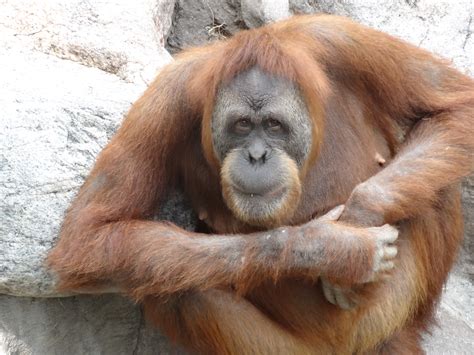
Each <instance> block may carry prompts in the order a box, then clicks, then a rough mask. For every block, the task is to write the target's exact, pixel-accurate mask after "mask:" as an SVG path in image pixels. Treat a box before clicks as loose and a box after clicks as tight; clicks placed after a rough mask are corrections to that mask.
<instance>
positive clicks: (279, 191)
mask: <svg viewBox="0 0 474 355" xmlns="http://www.w3.org/2000/svg"><path fill="white" fill-rule="evenodd" d="M232 188H233V189H234V190H235V191H237V192H238V193H240V194H241V195H244V196H247V197H251V198H253V197H259V198H274V197H276V196H280V195H282V194H283V193H284V192H285V191H286V186H284V185H281V186H279V187H277V188H275V189H273V190H271V191H270V192H267V193H264V194H259V193H251V192H246V191H243V190H242V189H240V188H238V187H237V186H235V185H232Z"/></svg>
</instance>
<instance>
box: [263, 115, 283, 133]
mask: <svg viewBox="0 0 474 355" xmlns="http://www.w3.org/2000/svg"><path fill="white" fill-rule="evenodd" d="M266 126H267V129H268V130H270V131H271V132H279V131H280V130H281V129H282V125H281V122H280V121H278V120H275V119H273V118H270V119H268V120H267V121H266Z"/></svg>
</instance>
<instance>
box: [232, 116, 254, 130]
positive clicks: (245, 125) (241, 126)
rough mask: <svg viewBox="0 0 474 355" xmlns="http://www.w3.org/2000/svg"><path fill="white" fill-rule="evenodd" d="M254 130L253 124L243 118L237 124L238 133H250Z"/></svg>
mask: <svg viewBox="0 0 474 355" xmlns="http://www.w3.org/2000/svg"><path fill="white" fill-rule="evenodd" d="M251 129H252V122H250V120H249V119H248V118H242V119H240V120H238V121H237V122H236V123H235V131H236V132H237V133H249V132H250V130H251Z"/></svg>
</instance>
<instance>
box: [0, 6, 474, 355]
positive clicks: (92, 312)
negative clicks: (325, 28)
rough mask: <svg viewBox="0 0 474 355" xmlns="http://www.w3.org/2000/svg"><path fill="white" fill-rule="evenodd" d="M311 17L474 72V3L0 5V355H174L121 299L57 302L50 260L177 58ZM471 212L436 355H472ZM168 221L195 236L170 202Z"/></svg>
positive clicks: (188, 218) (174, 199)
mask: <svg viewBox="0 0 474 355" xmlns="http://www.w3.org/2000/svg"><path fill="white" fill-rule="evenodd" d="M315 12H326V13H334V14H340V15H346V16H350V17H352V18H354V19H355V20H357V21H359V22H361V23H364V24H367V25H369V26H371V27H375V28H379V29H381V30H384V31H386V32H389V33H391V34H393V35H396V36H399V37H401V38H404V39H406V40H408V41H410V42H412V43H415V44H417V45H419V46H421V47H424V48H427V49H429V50H431V51H434V52H435V53H438V54H439V55H442V56H444V57H446V58H450V59H452V60H453V63H454V65H455V66H457V67H458V68H459V69H461V70H463V71H465V72H467V73H470V74H472V73H473V72H474V63H473V60H474V59H473V55H472V53H474V50H473V39H472V37H471V34H472V28H473V27H472V26H473V24H472V18H473V14H474V5H473V2H472V1H471V0H461V1H457V2H452V1H448V0H439V1H434V0H418V1H408V0H407V1H377V0H370V1H364V2H362V1H349V0H348V1H342V0H340V1H308V0H291V1H286V0H285V1H282V0H275V1H270V0H267V1H265V0H258V1H250V0H225V1H224V0H223V1H217V0H136V1H133V2H130V1H120V0H108V1H106V0H99V1H94V2H90V1H86V0H51V1H47V2H44V1H39V0H0V49H1V50H0V77H1V82H2V85H1V86H0V93H1V95H0V107H1V108H2V110H1V111H0V294H3V295H0V354H2V353H5V354H65V353H66V354H83V353H87V354H132V353H133V354H152V353H153V354H156V353H159V354H167V353H179V352H180V351H179V349H176V348H174V347H173V346H171V345H170V344H169V343H168V341H167V340H166V339H165V338H164V337H162V336H161V335H160V334H159V333H158V332H156V331H154V330H152V329H150V328H149V327H148V326H147V325H146V324H145V322H144V320H143V317H142V314H141V311H140V309H139V307H137V306H135V305H133V304H131V303H130V302H129V301H127V300H126V299H124V298H122V297H121V296H119V295H102V296H87V295H81V296H74V297H62V298H57V296H65V295H58V294H57V293H56V292H55V290H54V284H55V280H54V277H53V275H50V274H49V273H48V272H47V271H46V270H45V269H44V268H43V260H44V256H45V255H46V253H47V252H48V250H49V249H50V248H51V246H52V245H53V244H54V240H55V238H56V235H57V231H58V228H59V225H60V222H61V219H62V216H63V213H64V210H65V208H66V207H67V205H68V203H69V202H70V200H71V199H72V198H73V196H74V194H75V193H76V191H77V189H78V188H79V186H80V185H81V183H82V181H83V179H84V178H85V176H86V175H87V173H88V171H89V169H90V168H91V165H92V164H93V162H94V159H95V156H96V155H97V154H98V152H99V151H100V150H101V149H102V147H103V146H104V145H105V144H106V142H107V141H108V139H109V138H110V137H111V135H112V134H113V133H114V132H115V130H116V128H117V127H118V125H119V124H120V121H121V119H122V117H123V115H124V114H125V113H126V111H127V110H128V108H129V107H130V105H131V103H132V102H133V101H134V100H135V99H136V98H137V97H139V95H140V93H141V92H142V91H143V90H144V89H145V87H146V85H147V84H148V83H149V82H150V80H152V78H153V77H154V75H155V73H156V71H157V70H159V68H160V67H161V66H162V65H164V64H166V63H167V62H169V61H170V60H172V59H171V56H170V55H169V52H171V53H176V52H178V51H180V50H182V49H183V48H186V47H189V46H192V45H199V44H203V43H206V42H208V41H213V40H216V39H220V38H225V37H228V36H231V35H232V34H233V33H235V32H237V31H239V30H241V29H246V28H251V27H256V26H260V25H262V24H264V23H267V22H270V21H273V20H276V19H279V18H284V17H286V16H289V15H291V14H295V13H315ZM165 48H166V49H165ZM463 198H464V204H465V214H466V217H467V218H466V232H467V234H466V235H467V238H466V243H465V248H464V250H463V252H462V255H463V257H462V258H461V259H460V260H461V261H460V263H459V265H458V267H457V268H456V271H455V273H454V274H453V276H452V278H451V279H450V282H449V283H448V286H447V288H446V293H445V296H444V297H443V301H442V304H441V307H440V313H439V317H440V324H441V328H438V329H436V330H435V332H434V334H433V336H432V337H429V338H427V341H426V349H427V351H428V353H430V354H441V353H444V354H463V353H465V354H470V353H473V352H474V341H473V340H472V339H474V298H473V296H472V295H474V286H473V284H472V282H473V281H474V267H473V265H474V264H473V261H474V260H473V259H472V257H473V256H472V255H473V252H474V236H473V235H474V179H471V180H467V181H466V183H465V189H464V195H463ZM162 217H163V218H166V219H172V220H174V221H175V222H176V223H178V224H180V225H182V226H183V227H187V228H192V226H193V223H194V216H193V214H192V213H191V212H190V210H189V209H188V208H187V206H186V202H185V201H184V200H183V199H182V198H181V197H180V195H179V193H178V194H176V193H174V192H170V198H169V202H168V203H167V206H166V208H165V209H164V215H163V216H162Z"/></svg>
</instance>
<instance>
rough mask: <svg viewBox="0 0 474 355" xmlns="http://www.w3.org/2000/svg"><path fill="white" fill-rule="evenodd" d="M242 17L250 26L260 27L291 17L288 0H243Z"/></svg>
mask: <svg viewBox="0 0 474 355" xmlns="http://www.w3.org/2000/svg"><path fill="white" fill-rule="evenodd" d="M240 5H241V10H242V18H243V19H244V21H245V24H246V25H247V27H249V28H255V27H260V26H262V25H265V24H267V23H271V22H275V21H277V20H281V19H284V18H287V17H289V16H290V15H291V14H290V7H289V3H288V0H242V1H241V4H240Z"/></svg>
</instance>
